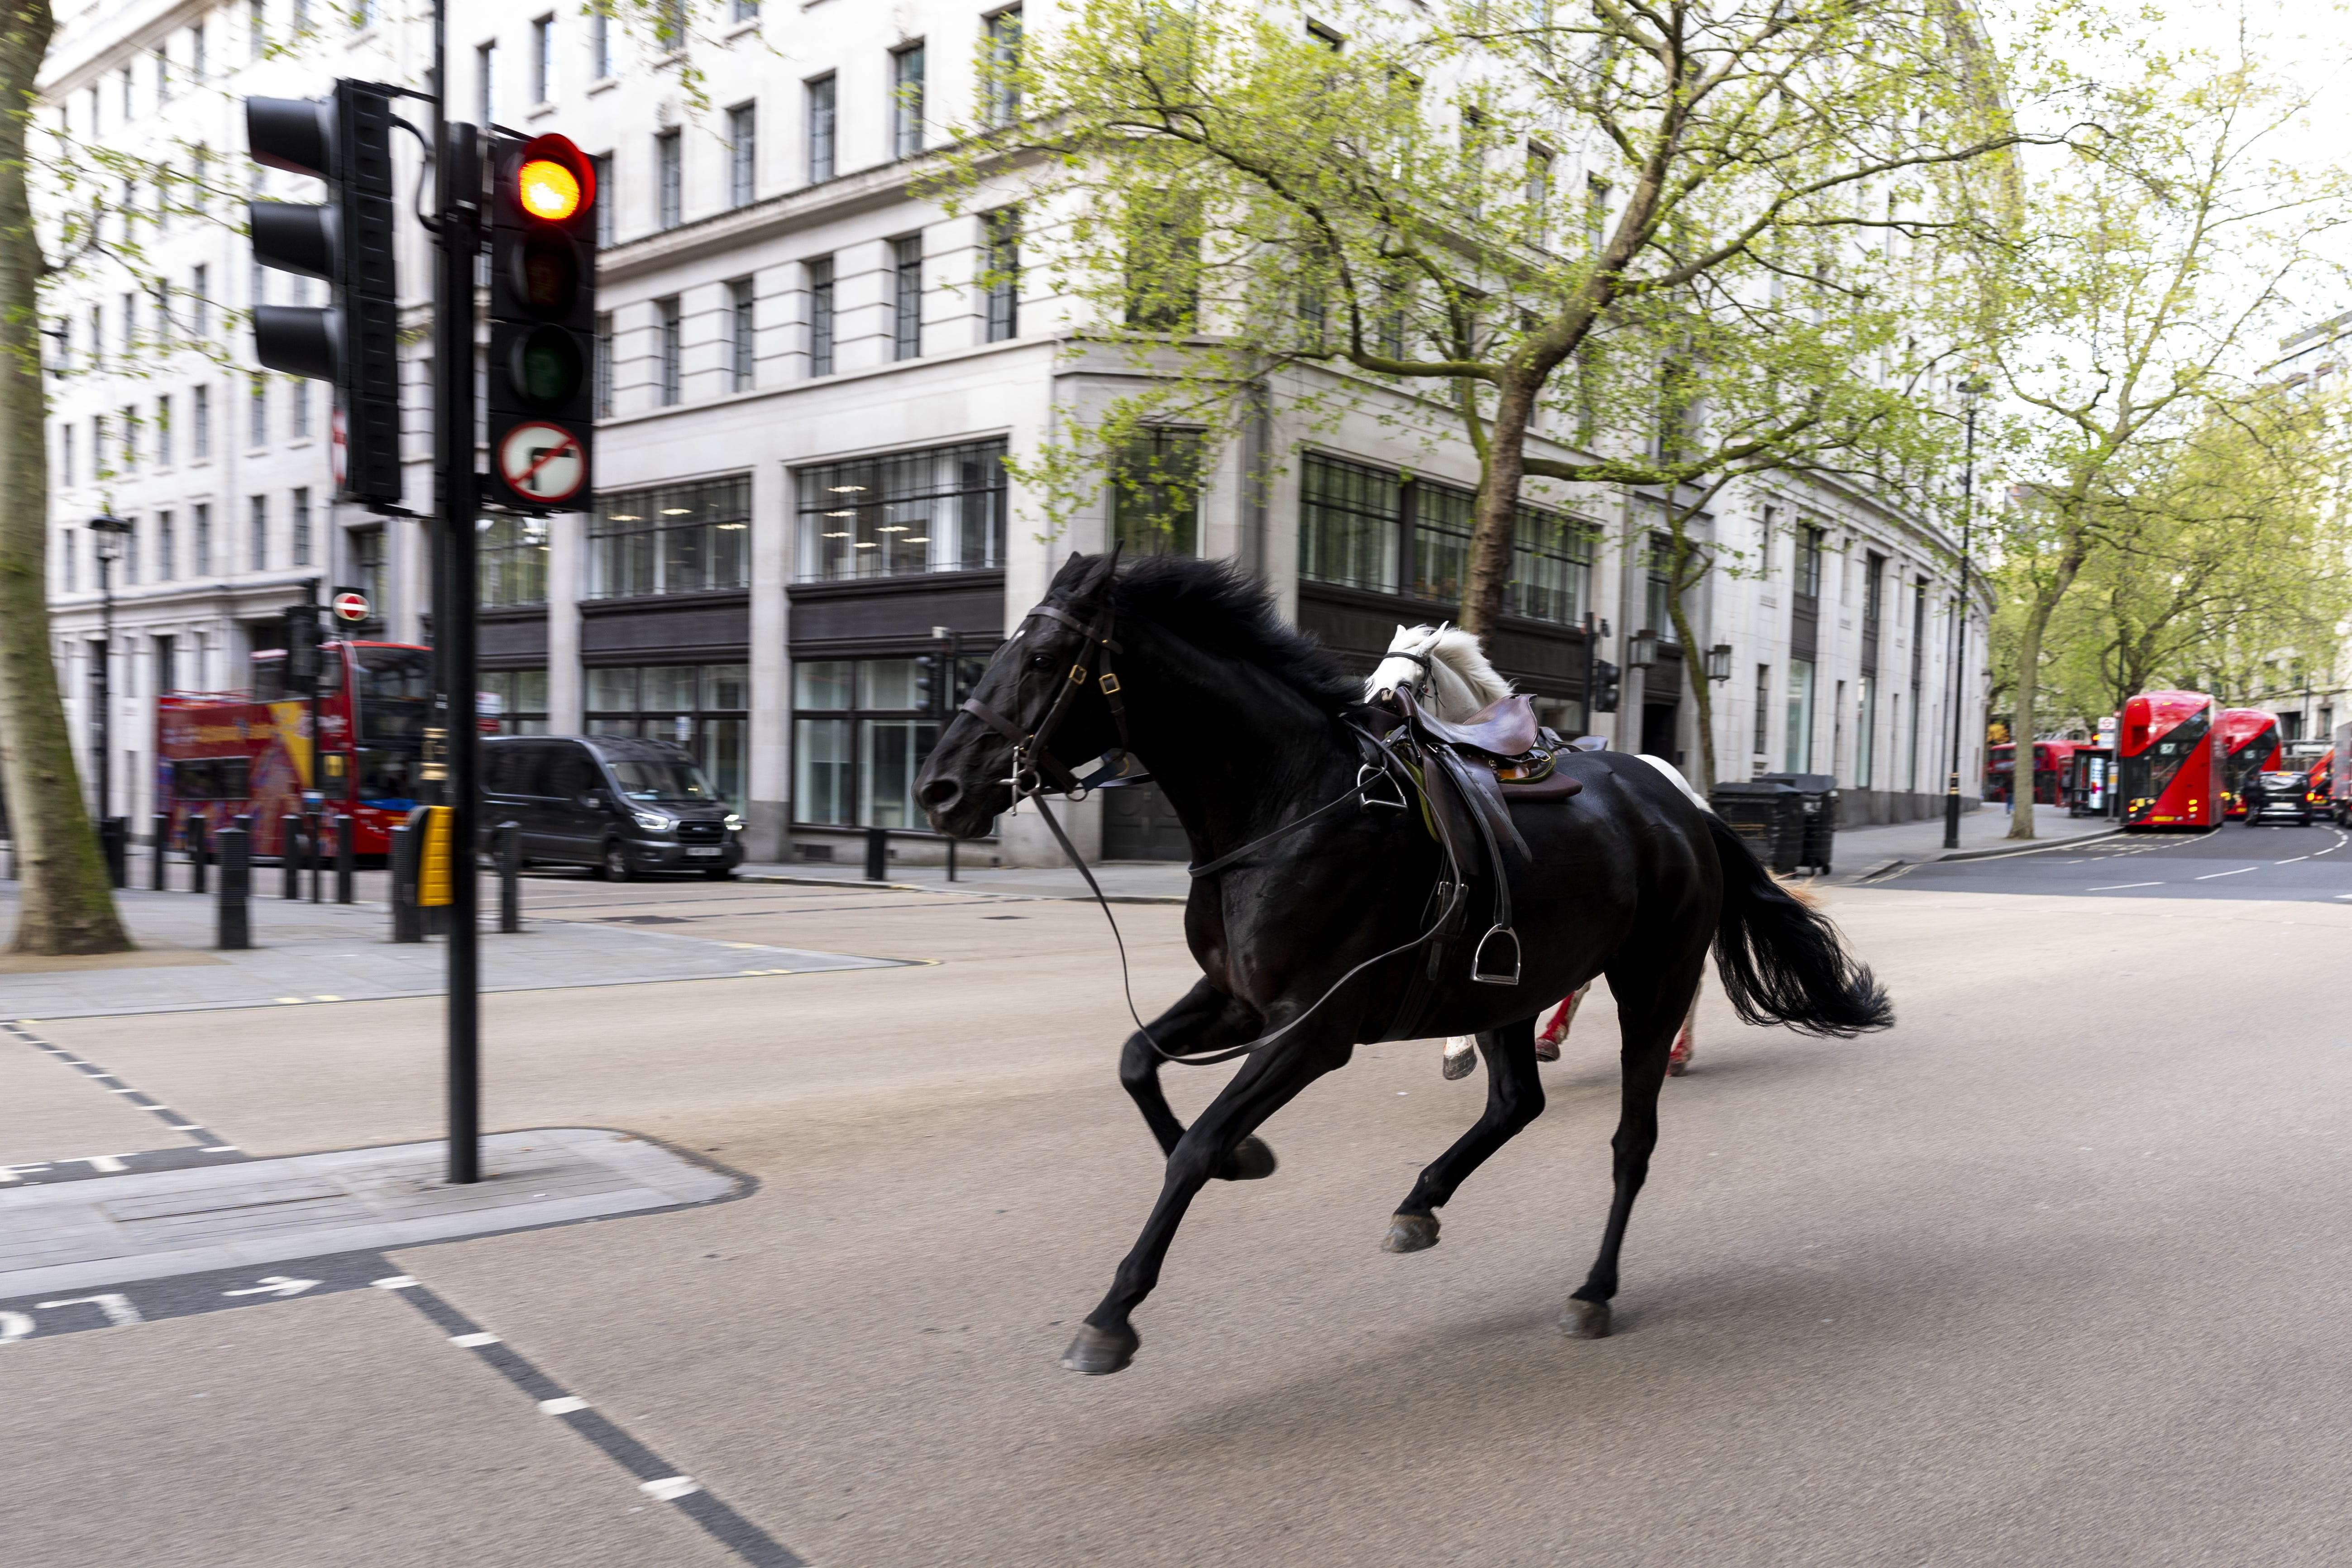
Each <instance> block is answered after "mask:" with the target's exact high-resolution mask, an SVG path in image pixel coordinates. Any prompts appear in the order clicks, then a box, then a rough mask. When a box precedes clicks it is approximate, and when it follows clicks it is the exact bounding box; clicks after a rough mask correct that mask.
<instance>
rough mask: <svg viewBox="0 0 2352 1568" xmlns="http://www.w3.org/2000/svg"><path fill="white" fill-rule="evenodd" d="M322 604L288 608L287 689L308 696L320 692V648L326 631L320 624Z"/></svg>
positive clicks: (289, 606)
mask: <svg viewBox="0 0 2352 1568" xmlns="http://www.w3.org/2000/svg"><path fill="white" fill-rule="evenodd" d="M320 608H321V606H320V605H287V606H286V689H287V690H289V691H294V692H299V693H301V694H302V695H303V696H305V697H307V696H309V695H310V694H311V693H312V692H314V691H316V690H318V689H319V675H320V668H319V667H320V644H321V643H323V642H325V641H326V637H327V633H326V628H325V627H323V626H320V624H319V611H320Z"/></svg>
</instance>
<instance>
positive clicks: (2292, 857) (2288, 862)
mask: <svg viewBox="0 0 2352 1568" xmlns="http://www.w3.org/2000/svg"><path fill="white" fill-rule="evenodd" d="M2326 853H2327V851H2326V850H2325V849H2315V850H2313V851H2312V855H2325V854H2326ZM2310 858H2311V855H2290V856H2288V857H2287V858H2285V859H2284V860H2273V861H2272V862H2271V864H2272V865H2273V866H2292V865H2294V863H2295V862H2296V861H2297V860H2308V859H2310Z"/></svg>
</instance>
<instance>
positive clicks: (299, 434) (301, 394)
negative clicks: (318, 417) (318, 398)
mask: <svg viewBox="0 0 2352 1568" xmlns="http://www.w3.org/2000/svg"><path fill="white" fill-rule="evenodd" d="M286 404H287V407H286V438H287V439H288V440H289V441H299V440H302V439H304V438H306V437H309V435H310V383H309V382H307V381H291V382H289V383H287V384H286Z"/></svg>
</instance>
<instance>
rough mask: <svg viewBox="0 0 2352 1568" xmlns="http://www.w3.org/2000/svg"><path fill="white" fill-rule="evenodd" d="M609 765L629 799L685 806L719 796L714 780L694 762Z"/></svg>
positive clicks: (625, 796) (623, 793)
mask: <svg viewBox="0 0 2352 1568" xmlns="http://www.w3.org/2000/svg"><path fill="white" fill-rule="evenodd" d="M605 766H607V767H609V768H611V769H612V770H613V782H614V784H618V785H620V786H621V794H622V796H623V797H624V798H625V799H628V800H643V801H665V802H669V803H672V804H680V805H682V804H687V803H690V802H697V801H709V802H716V801H717V800H718V799H719V792H718V791H717V790H714V789H712V788H711V787H710V781H709V780H708V779H706V778H704V777H703V776H702V770H701V769H700V768H698V767H696V766H695V765H694V764H693V763H688V762H669V761H654V762H613V763H606V764H605Z"/></svg>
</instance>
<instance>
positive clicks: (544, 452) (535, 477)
mask: <svg viewBox="0 0 2352 1568" xmlns="http://www.w3.org/2000/svg"><path fill="white" fill-rule="evenodd" d="M498 458H499V478H500V479H504V480H505V481H506V482H507V488H508V489H511V490H513V491H514V493H515V494H517V495H519V496H520V497H522V498H523V499H524V500H534V501H541V502H544V503H546V504H548V505H553V504H554V503H556V502H557V501H562V500H571V499H572V496H573V495H575V494H577V493H578V491H579V489H580V486H581V484H582V482H583V481H584V480H585V479H587V477H588V456H587V454H586V453H584V452H583V451H582V450H581V449H580V443H579V442H578V441H576V440H574V439H573V438H572V433H571V432H570V431H568V430H566V429H564V428H563V427H562V426H557V425H546V424H541V423H538V422H536V421H534V422H533V423H531V424H529V425H518V426H515V427H514V428H513V429H511V430H509V431H508V432H507V434H506V437H505V439H503V440H501V441H500V442H499V452H498Z"/></svg>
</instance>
